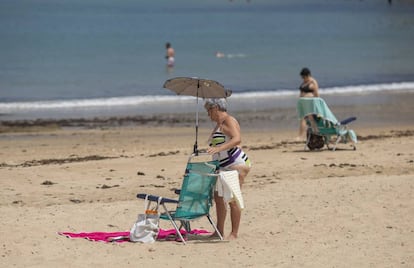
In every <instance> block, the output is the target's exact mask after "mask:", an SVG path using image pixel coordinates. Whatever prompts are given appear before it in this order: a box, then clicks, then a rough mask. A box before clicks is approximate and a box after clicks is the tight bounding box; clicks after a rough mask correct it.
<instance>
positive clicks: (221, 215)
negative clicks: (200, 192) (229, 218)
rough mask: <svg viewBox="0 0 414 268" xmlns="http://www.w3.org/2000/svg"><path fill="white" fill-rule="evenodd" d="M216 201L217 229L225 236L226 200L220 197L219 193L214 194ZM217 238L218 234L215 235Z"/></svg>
mask: <svg viewBox="0 0 414 268" xmlns="http://www.w3.org/2000/svg"><path fill="white" fill-rule="evenodd" d="M214 201H215V202H216V213H217V229H218V230H219V232H220V234H221V235H222V236H224V222H225V221H226V215H227V209H226V204H225V203H224V199H223V197H221V196H218V193H217V192H214ZM213 236H216V234H213Z"/></svg>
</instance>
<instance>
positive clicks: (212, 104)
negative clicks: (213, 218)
mask: <svg viewBox="0 0 414 268" xmlns="http://www.w3.org/2000/svg"><path fill="white" fill-rule="evenodd" d="M204 107H205V108H206V110H207V113H208V115H209V117H210V119H211V120H212V121H214V122H216V126H215V128H214V130H213V132H212V134H211V136H210V139H209V141H210V147H209V148H208V149H207V152H208V153H209V154H211V155H213V159H217V160H219V161H220V169H222V170H229V169H230V170H237V172H238V173H239V183H240V188H241V186H242V184H243V182H244V179H245V178H246V176H247V174H248V173H249V171H250V167H251V164H250V160H249V158H248V157H247V155H246V154H245V153H244V152H243V150H242V149H241V148H240V144H241V133H240V125H239V123H238V122H237V120H236V119H235V118H234V117H233V116H231V115H229V114H228V113H227V103H226V101H225V100H224V99H208V100H207V101H206V102H205V105H204ZM214 200H215V202H216V211H217V228H218V230H219V232H220V233H221V234H223V233H224V222H225V220H226V215H227V210H226V204H225V202H224V200H223V197H220V196H218V194H217V192H215V195H214ZM229 205H230V218H231V233H230V235H229V236H228V239H236V238H237V235H238V231H239V225H240V219H241V209H240V208H239V206H238V205H237V203H236V201H232V202H230V203H229Z"/></svg>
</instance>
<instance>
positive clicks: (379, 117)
mask: <svg viewBox="0 0 414 268" xmlns="http://www.w3.org/2000/svg"><path fill="white" fill-rule="evenodd" d="M322 97H323V98H324V99H325V101H326V102H327V104H328V106H329V107H330V108H331V110H332V112H333V113H334V115H335V116H336V117H337V118H338V119H339V120H342V119H345V118H347V117H350V116H356V117H357V118H358V119H357V120H356V121H355V122H354V123H352V125H353V126H355V127H370V126H387V125H389V124H394V125H397V126H403V125H408V126H409V125H414V117H413V116H412V114H413V112H414V108H413V106H412V103H414V91H412V92H411V91H410V92H389V91H387V92H381V93H376V94H375V95H372V94H349V93H348V94H345V93H344V94H332V95H329V94H328V95H322ZM228 102H229V112H230V113H232V114H233V115H234V116H235V117H236V118H237V119H238V120H239V122H240V124H241V126H242V128H243V129H244V128H254V129H257V128H263V129H282V130H294V129H296V128H297V121H298V118H297V114H296V102H297V97H292V96H290V97H286V96H284V97H280V98H278V100H277V101H275V100H269V99H260V98H258V99H255V100H249V99H247V100H232V99H229V100H228ZM270 103H271V104H270ZM241 107H242V108H241ZM190 110H194V112H173V113H159V114H152V115H128V116H96V117H91V118H67V119H65V118H64V119H33V120H0V133H10V132H25V131H29V132H33V131H47V130H55V129H62V128H63V129H64V128H85V129H94V128H118V127H140V126H150V127H157V126H161V127H162V126H167V127H191V126H193V127H194V126H195V117H196V112H195V109H190ZM199 126H200V128H202V127H207V128H209V127H210V120H209V119H208V117H207V115H206V113H205V112H204V109H203V108H201V109H200V110H199Z"/></svg>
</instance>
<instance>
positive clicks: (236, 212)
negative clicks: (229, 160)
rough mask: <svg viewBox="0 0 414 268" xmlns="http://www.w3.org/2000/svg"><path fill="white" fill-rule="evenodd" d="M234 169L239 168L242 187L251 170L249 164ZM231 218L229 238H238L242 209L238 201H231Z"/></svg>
mask: <svg viewBox="0 0 414 268" xmlns="http://www.w3.org/2000/svg"><path fill="white" fill-rule="evenodd" d="M232 168H233V169H235V170H237V171H238V173H239V183H240V189H241V188H242V185H243V183H244V179H245V178H246V176H247V174H248V173H249V171H250V167H248V166H244V165H242V166H234V167H232ZM230 219H231V233H230V235H229V237H228V239H236V238H237V236H238V233H239V226H240V220H241V209H240V208H239V206H238V205H237V203H236V201H232V202H230Z"/></svg>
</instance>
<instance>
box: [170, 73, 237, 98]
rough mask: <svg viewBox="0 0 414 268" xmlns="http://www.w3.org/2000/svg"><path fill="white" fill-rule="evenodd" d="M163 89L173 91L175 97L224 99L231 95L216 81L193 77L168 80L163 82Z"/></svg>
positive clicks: (229, 91)
mask: <svg viewBox="0 0 414 268" xmlns="http://www.w3.org/2000/svg"><path fill="white" fill-rule="evenodd" d="M164 88H167V89H169V90H172V91H174V92H175V93H176V94H177V95H184V96H194V97H200V98H226V97H229V96H230V95H231V93H232V92H231V90H227V89H225V88H224V86H223V85H222V84H220V83H219V82H217V81H214V80H208V79H201V78H194V77H176V78H172V79H169V80H167V81H165V83H164Z"/></svg>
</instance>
